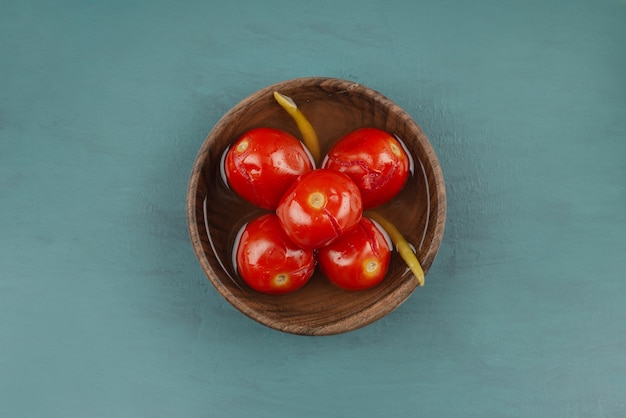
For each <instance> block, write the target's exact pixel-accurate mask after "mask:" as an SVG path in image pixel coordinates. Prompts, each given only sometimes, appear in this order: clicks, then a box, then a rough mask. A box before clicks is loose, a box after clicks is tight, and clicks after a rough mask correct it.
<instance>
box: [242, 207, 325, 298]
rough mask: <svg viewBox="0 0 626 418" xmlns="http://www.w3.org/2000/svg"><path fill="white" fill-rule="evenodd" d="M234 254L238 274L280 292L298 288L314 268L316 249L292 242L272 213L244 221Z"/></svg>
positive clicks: (252, 284) (264, 288) (260, 288)
mask: <svg viewBox="0 0 626 418" xmlns="http://www.w3.org/2000/svg"><path fill="white" fill-rule="evenodd" d="M234 255H235V257H234V258H235V261H236V266H237V271H238V273H239V275H240V276H241V277H242V278H243V279H244V280H245V282H246V283H248V285H250V287H252V288H253V289H255V290H257V291H259V292H263V293H269V294H275V295H278V294H284V293H289V292H293V291H295V290H298V289H300V288H301V287H302V286H304V285H305V284H306V283H307V281H308V280H309V279H310V278H311V276H312V275H313V272H314V271H315V256H314V254H313V251H312V250H307V249H302V248H300V247H298V246H296V245H295V244H294V243H293V242H291V241H290V240H289V238H288V237H287V235H285V232H284V231H283V230H282V228H281V226H280V223H279V222H278V217H277V216H276V215H275V214H273V213H272V214H267V215H262V216H260V217H258V218H256V219H255V220H253V221H251V222H249V223H248V224H246V225H244V227H243V228H242V229H241V231H240V232H239V234H238V238H237V242H236V243H235V254H234Z"/></svg>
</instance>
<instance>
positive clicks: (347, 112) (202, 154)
mask: <svg viewBox="0 0 626 418" xmlns="http://www.w3.org/2000/svg"><path fill="white" fill-rule="evenodd" d="M274 91H278V92H280V93H283V94H285V95H287V96H289V97H291V98H293V100H294V101H295V102H296V103H297V105H298V107H299V108H300V109H301V110H302V112H303V113H304V114H305V115H306V117H307V118H308V119H309V121H310V122H311V124H312V125H313V127H314V128H315V130H316V131H317V134H318V136H319V139H320V143H321V148H322V153H325V152H326V151H328V149H329V148H330V146H331V145H332V144H333V143H334V142H335V141H336V140H338V139H339V138H341V137H342V136H343V135H345V134H347V133H348V132H350V131H352V130H354V129H356V128H360V127H368V126H369V127H377V128H381V129H384V130H386V131H388V132H390V133H393V134H395V135H397V136H398V137H399V138H400V139H401V140H403V141H404V143H405V144H406V147H407V149H408V150H409V151H410V153H411V155H412V158H413V160H414V163H415V164H414V171H413V175H412V176H411V177H410V179H409V181H408V182H407V184H406V186H405V188H404V190H403V191H402V192H401V193H400V194H399V195H398V196H397V197H396V198H394V199H393V200H392V201H391V202H389V203H387V204H385V205H383V206H380V207H379V208H378V209H377V211H379V212H380V213H381V214H382V215H383V216H385V217H386V218H387V219H388V220H390V221H392V222H393V223H395V225H396V226H397V227H398V229H400V231H401V232H402V233H403V234H404V236H405V238H406V239H407V240H408V241H409V242H410V243H411V244H412V245H413V246H414V247H415V249H416V252H417V256H418V258H419V260H420V261H421V264H422V267H423V269H424V272H428V269H429V267H430V266H431V264H432V262H433V260H434V259H435V256H436V254H437V251H438V249H439V245H440V243H441V239H442V236H443V230H444V224H445V216H446V193H445V186H444V181H443V175H442V172H441V169H440V166H439V162H438V160H437V156H436V155H435V152H434V151H433V149H432V147H431V145H430V143H429V142H428V139H427V138H426V136H425V135H424V133H423V132H422V130H421V129H420V127H419V126H418V125H417V123H415V122H414V121H413V119H411V117H410V116H409V115H408V114H407V113H406V112H405V111H404V110H402V109H401V108H400V107H399V106H398V105H396V104H395V103H393V102H391V101H390V100H389V99H387V98H386V97H384V96H383V95H381V94H380V93H378V92H376V91H374V90H372V89H369V88H367V87H365V86H362V85H360V84H357V83H354V82H350V81H346V80H340V79H334V78H300V79H294V80H289V81H284V82H280V83H278V84H275V85H272V86H269V87H266V88H264V89H262V90H260V91H258V92H256V93H254V94H252V95H251V96H249V97H248V98H246V99H244V100H243V101H242V102H240V103H239V104H237V105H236V106H235V107H234V108H232V109H231V110H230V111H229V112H228V113H226V114H225V115H224V116H223V117H222V119H220V120H219V122H218V123H217V124H216V125H215V127H214V128H213V129H212V130H211V132H210V133H209V135H208V136H207V138H206V140H205V141H204V143H203V144H202V146H201V148H200V151H199V152H198V155H197V157H196V160H195V163H194V166H193V171H192V174H191V179H190V182H189V188H188V195H187V217H188V223H189V232H190V235H191V241H192V244H193V248H194V251H195V253H196V256H197V258H198V260H199V262H200V265H201V266H202V269H203V270H204V272H205V273H206V275H207V276H208V278H209V280H210V281H211V283H213V285H214V286H215V288H216V289H217V291H218V292H219V293H220V294H221V295H222V296H223V297H224V298H225V299H226V300H227V301H228V302H230V303H231V304H232V305H233V306H234V307H235V308H237V309H238V310H239V311H241V312H242V313H244V314H245V315H247V316H248V317H250V318H252V319H254V320H256V321H258V322H260V323H262V324H264V325H266V326H268V327H271V328H274V329H277V330H280V331H284V332H289V333H293V334H303V335H330V334H338V333H342V332H347V331H351V330H354V329H357V328H360V327H363V326H364V325H367V324H370V323H372V322H374V321H376V320H378V319H380V318H382V317H383V316H385V315H387V314H388V313H390V312H391V311H392V310H394V309H395V308H397V307H398V306H399V305H400V304H401V303H402V302H404V301H405V300H406V299H407V298H408V297H409V295H411V293H412V292H413V291H414V290H415V288H416V287H417V285H418V283H417V280H416V279H415V277H414V276H413V274H412V273H411V272H410V271H409V270H408V269H407V268H406V265H405V263H404V262H403V260H402V259H401V258H400V256H399V255H398V253H397V252H395V251H394V252H393V254H392V259H391V264H390V266H389V271H388V273H387V277H386V278H385V279H384V280H383V282H382V283H381V284H379V285H378V286H376V287H374V288H372V289H369V290H366V291H361V292H348V291H345V290H341V289H339V288H337V287H335V286H334V285H332V284H330V283H329V282H328V281H327V280H326V279H325V277H324V276H323V275H322V274H321V273H320V272H319V271H316V272H315V274H314V276H313V277H312V278H311V280H310V281H309V283H307V284H306V285H305V286H304V287H303V288H302V289H300V290H298V291H296V292H294V293H291V294H287V295H282V296H270V295H265V294H261V293H258V292H256V291H254V290H252V289H251V288H250V287H248V286H247V285H246V283H245V282H244V281H243V280H242V279H241V278H240V277H238V276H237V274H236V270H235V268H234V267H233V262H232V247H233V242H234V239H235V235H236V232H237V231H238V230H239V228H240V227H241V226H242V225H243V224H244V223H245V222H247V221H249V220H251V219H253V218H254V217H256V216H258V215H259V214H262V213H264V211H263V210H261V209H258V208H256V207H254V206H253V205H251V204H249V203H247V202H245V201H243V200H242V199H241V198H240V197H238V196H237V195H236V194H235V193H234V192H232V191H231V190H230V189H229V188H228V187H227V186H226V185H225V184H224V181H223V180H222V176H221V175H220V159H221V157H222V154H223V153H224V151H225V150H226V149H227V147H228V146H229V144H231V143H232V142H233V141H235V140H236V139H237V138H238V137H239V136H240V135H241V134H243V133H244V132H246V131H247V130H249V129H251V128H255V127H260V126H266V127H274V128H278V129H283V130H285V131H287V132H289V133H291V134H292V135H294V136H296V137H297V138H299V137H300V133H299V131H298V128H297V126H296V124H295V123H294V122H293V120H292V119H291V117H290V116H289V115H288V114H287V113H286V112H285V110H283V109H282V108H281V107H280V106H279V105H278V104H277V103H276V102H275V100H274V98H273V92H274ZM426 284H427V285H428V280H427V282H426Z"/></svg>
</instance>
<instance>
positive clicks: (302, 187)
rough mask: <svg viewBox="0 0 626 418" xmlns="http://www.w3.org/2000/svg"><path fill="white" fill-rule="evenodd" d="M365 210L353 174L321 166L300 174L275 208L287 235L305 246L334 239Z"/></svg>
mask: <svg viewBox="0 0 626 418" xmlns="http://www.w3.org/2000/svg"><path fill="white" fill-rule="evenodd" d="M362 213H363V205H362V203H361V193H360V192H359V188H358V187H357V186H356V184H354V182H353V181H352V180H350V177H348V176H346V175H345V174H341V173H338V172H336V171H331V170H321V169H320V170H314V171H310V172H308V173H306V174H303V175H302V176H300V177H299V178H298V180H297V181H296V182H295V183H294V184H293V185H292V186H291V187H290V188H289V189H288V190H287V192H286V193H285V195H284V196H283V198H282V199H281V201H280V203H279V204H278V208H277V209H276V214H277V215H278V218H279V219H280V223H281V225H282V226H283V229H284V230H285V232H286V233H287V236H289V238H291V240H292V241H293V242H295V243H296V244H298V245H300V246H302V247H305V248H319V247H322V246H324V245H327V244H329V243H331V242H332V241H333V240H334V239H335V238H337V237H338V236H340V235H341V234H342V233H343V232H344V231H346V230H348V229H349V228H351V227H352V226H354V225H356V224H357V223H358V222H359V220H360V219H361V215H362Z"/></svg>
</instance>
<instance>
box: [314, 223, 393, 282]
mask: <svg viewBox="0 0 626 418" xmlns="http://www.w3.org/2000/svg"><path fill="white" fill-rule="evenodd" d="M317 257H318V263H319V266H320V269H321V270H322V272H323V273H324V275H325V276H326V277H327V278H328V280H329V281H330V282H331V283H333V284H335V285H336V286H338V287H340V288H342V289H344V290H350V291H360V290H365V289H369V288H371V287H374V286H376V285H378V284H379V283H380V282H381V281H383V279H384V278H385V275H386V274H387V270H388V268H389V262H390V259H391V248H390V246H389V242H388V241H387V238H386V235H385V234H384V233H383V232H382V231H381V230H380V229H379V227H378V226H377V225H376V224H375V223H374V222H372V221H371V220H370V219H369V218H365V217H364V218H362V219H361V221H360V222H359V224H358V225H357V226H355V227H353V228H352V229H350V230H349V231H347V232H346V233H345V234H343V235H342V236H341V237H339V238H338V239H337V240H335V241H334V242H332V243H331V244H330V245H328V246H326V247H323V248H320V249H319V251H318V254H317Z"/></svg>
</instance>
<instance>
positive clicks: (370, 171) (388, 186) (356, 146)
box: [322, 128, 411, 209]
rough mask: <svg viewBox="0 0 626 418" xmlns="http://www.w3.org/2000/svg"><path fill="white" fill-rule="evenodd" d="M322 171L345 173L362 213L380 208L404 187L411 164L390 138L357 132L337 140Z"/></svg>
mask: <svg viewBox="0 0 626 418" xmlns="http://www.w3.org/2000/svg"><path fill="white" fill-rule="evenodd" d="M322 168H327V169H331V170H335V171H338V172H341V173H345V174H347V175H348V176H350V178H351V179H352V180H353V181H354V182H355V183H356V184H357V186H358V187H359V190H361V195H362V197H363V207H364V208H365V209H369V208H372V207H374V206H378V205H381V204H383V203H385V202H387V201H389V200H390V199H391V198H393V197H394V196H395V195H396V194H398V192H400V190H402V188H403V187H404V185H405V183H406V181H407V179H408V177H409V172H410V169H411V160H410V159H409V156H408V155H407V153H406V151H405V150H404V147H403V146H402V144H401V143H400V141H398V139H396V138H395V137H394V136H393V135H391V134H389V133H388V132H385V131H383V130H381V129H377V128H361V129H357V130H355V131H353V132H351V133H349V134H348V135H346V136H344V137H343V138H341V139H340V140H339V141H338V142H337V143H335V145H333V147H332V148H331V149H330V151H329V152H328V154H327V156H326V158H325V159H324V161H323V163H322Z"/></svg>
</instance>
